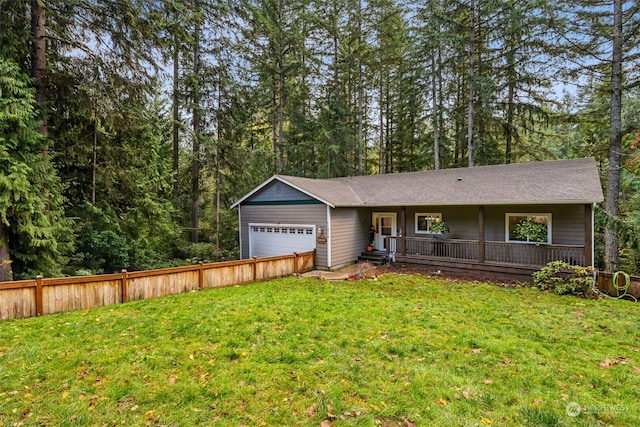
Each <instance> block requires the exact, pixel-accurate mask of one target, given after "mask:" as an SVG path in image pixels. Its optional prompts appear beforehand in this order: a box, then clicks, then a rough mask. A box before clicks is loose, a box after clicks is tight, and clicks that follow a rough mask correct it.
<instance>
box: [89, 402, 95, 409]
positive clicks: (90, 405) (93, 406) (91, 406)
mask: <svg viewBox="0 0 640 427" xmlns="http://www.w3.org/2000/svg"><path fill="white" fill-rule="evenodd" d="M95 408H96V401H95V400H92V401H91V402H89V410H90V411H93V410H94V409H95Z"/></svg>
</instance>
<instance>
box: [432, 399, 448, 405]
mask: <svg viewBox="0 0 640 427" xmlns="http://www.w3.org/2000/svg"><path fill="white" fill-rule="evenodd" d="M434 402H435V403H436V404H438V405H445V406H446V405H448V404H449V399H445V398H444V397H439V398H437V399H436V400H435V401H434Z"/></svg>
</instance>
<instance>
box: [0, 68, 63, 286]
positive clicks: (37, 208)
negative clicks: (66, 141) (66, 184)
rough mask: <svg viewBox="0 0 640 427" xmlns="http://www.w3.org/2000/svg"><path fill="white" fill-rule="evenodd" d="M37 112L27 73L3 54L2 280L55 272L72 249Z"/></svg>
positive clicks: (0, 113) (0, 141)
mask: <svg viewBox="0 0 640 427" xmlns="http://www.w3.org/2000/svg"><path fill="white" fill-rule="evenodd" d="M36 117H37V103H36V100H35V92H34V90H33V89H31V88H30V87H29V85H28V78H27V76H26V75H25V74H24V73H22V72H21V71H20V69H19V67H18V66H17V64H15V63H14V62H12V61H9V60H7V59H6V58H4V57H0V281H3V280H11V279H12V277H13V275H14V274H15V275H16V276H17V277H24V276H25V275H33V274H43V275H47V276H52V275H56V274H57V273H59V271H60V267H61V265H62V264H63V263H64V260H65V258H64V254H65V253H66V251H67V250H68V249H69V243H70V242H69V240H67V239H65V238H64V237H63V236H64V234H65V233H69V228H68V226H69V221H68V220H65V219H64V217H63V211H62V197H61V187H60V182H59V180H58V177H57V175H56V173H55V170H54V169H52V168H51V166H50V165H49V164H48V162H47V159H46V158H45V157H43V156H42V150H43V148H44V147H46V139H45V138H44V137H43V136H42V134H40V133H39V132H38V128H39V123H38V122H37V121H36Z"/></svg>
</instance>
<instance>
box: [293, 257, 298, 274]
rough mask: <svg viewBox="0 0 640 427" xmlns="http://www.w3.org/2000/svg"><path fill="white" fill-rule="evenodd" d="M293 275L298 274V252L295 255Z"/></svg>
mask: <svg viewBox="0 0 640 427" xmlns="http://www.w3.org/2000/svg"><path fill="white" fill-rule="evenodd" d="M293 274H298V252H294V253H293Z"/></svg>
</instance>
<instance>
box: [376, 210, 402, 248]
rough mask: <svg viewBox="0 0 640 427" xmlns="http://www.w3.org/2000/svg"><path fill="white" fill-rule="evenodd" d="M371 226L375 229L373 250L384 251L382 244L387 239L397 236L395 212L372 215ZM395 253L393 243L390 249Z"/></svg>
mask: <svg viewBox="0 0 640 427" xmlns="http://www.w3.org/2000/svg"><path fill="white" fill-rule="evenodd" d="M373 226H374V227H375V229H376V230H375V234H374V237H375V238H374V241H373V248H374V249H375V250H377V251H383V250H385V247H384V243H385V240H386V238H387V237H389V236H396V235H397V224H396V214H395V212H378V213H374V214H373ZM391 251H392V252H393V251H395V243H394V244H393V245H392V247H391Z"/></svg>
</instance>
